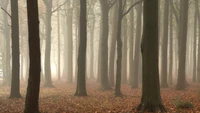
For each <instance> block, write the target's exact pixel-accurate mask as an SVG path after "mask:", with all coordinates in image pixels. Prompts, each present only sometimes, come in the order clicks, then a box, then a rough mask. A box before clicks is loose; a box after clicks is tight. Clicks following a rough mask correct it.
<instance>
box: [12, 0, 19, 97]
mask: <svg viewBox="0 0 200 113" xmlns="http://www.w3.org/2000/svg"><path fill="white" fill-rule="evenodd" d="M11 15H12V18H11V25H12V27H11V31H12V81H11V92H10V98H21V94H20V76H19V74H20V63H19V62H20V61H19V20H18V19H19V18H18V0H11Z"/></svg>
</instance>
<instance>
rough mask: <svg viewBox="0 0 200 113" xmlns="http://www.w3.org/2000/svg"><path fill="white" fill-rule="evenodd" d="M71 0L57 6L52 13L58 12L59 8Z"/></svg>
mask: <svg viewBox="0 0 200 113" xmlns="http://www.w3.org/2000/svg"><path fill="white" fill-rule="evenodd" d="M68 1H69V0H66V1H65V2H64V3H63V4H61V5H59V6H58V7H57V8H55V9H54V10H53V11H52V13H54V12H56V11H57V10H59V9H60V8H61V7H62V6H63V5H65V4H66V3H67V2H68Z"/></svg>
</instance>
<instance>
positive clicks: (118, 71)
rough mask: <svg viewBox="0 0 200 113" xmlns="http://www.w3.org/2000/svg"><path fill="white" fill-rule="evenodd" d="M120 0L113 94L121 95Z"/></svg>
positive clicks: (121, 10)
mask: <svg viewBox="0 0 200 113" xmlns="http://www.w3.org/2000/svg"><path fill="white" fill-rule="evenodd" d="M122 15H123V9H122V0H119V9H118V18H117V21H118V22H117V23H118V24H117V69H116V85H115V96H121V95H122V93H121V91H120V88H121V65H122V39H121V24H122Z"/></svg>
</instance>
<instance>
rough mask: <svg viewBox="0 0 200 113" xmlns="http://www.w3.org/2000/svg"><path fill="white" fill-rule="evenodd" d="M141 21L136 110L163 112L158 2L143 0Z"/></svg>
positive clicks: (156, 0)
mask: <svg viewBox="0 0 200 113" xmlns="http://www.w3.org/2000/svg"><path fill="white" fill-rule="evenodd" d="M143 9H144V10H143V11H144V16H143V17H144V19H143V23H144V25H143V37H142V44H141V52H142V81H143V83H142V98H141V103H140V104H139V106H138V108H137V110H138V111H141V112H145V111H148V112H157V111H161V112H165V111H166V110H165V108H164V106H163V104H162V100H161V96H160V84H159V72H158V0H151V1H150V0H145V1H144V6H143Z"/></svg>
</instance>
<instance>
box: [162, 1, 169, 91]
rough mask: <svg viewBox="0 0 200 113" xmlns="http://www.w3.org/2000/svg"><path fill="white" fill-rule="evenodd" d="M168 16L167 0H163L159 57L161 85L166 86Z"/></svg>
mask: <svg viewBox="0 0 200 113" xmlns="http://www.w3.org/2000/svg"><path fill="white" fill-rule="evenodd" d="M168 17H169V0H165V5H164V18H163V22H164V25H163V38H162V52H161V53H162V57H161V62H162V65H161V74H162V75H161V87H162V88H167V87H168V84H167V52H168V51H167V47H168Z"/></svg>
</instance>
